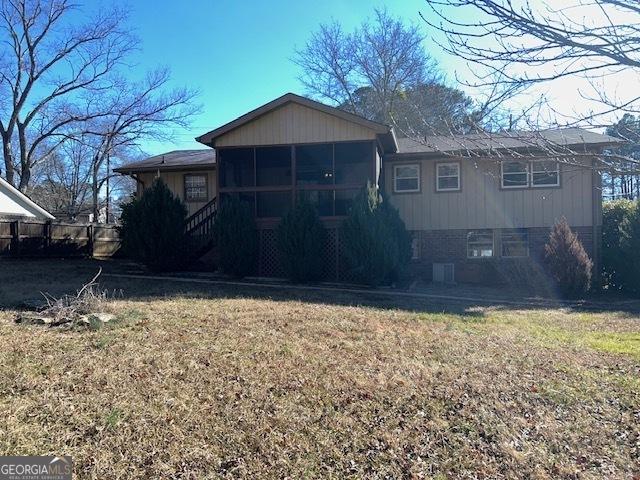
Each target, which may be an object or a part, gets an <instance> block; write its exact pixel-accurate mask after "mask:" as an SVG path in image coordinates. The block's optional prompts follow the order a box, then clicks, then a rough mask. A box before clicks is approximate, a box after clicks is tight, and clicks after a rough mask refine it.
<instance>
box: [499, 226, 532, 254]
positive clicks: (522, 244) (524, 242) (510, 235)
mask: <svg viewBox="0 0 640 480" xmlns="http://www.w3.org/2000/svg"><path fill="white" fill-rule="evenodd" d="M500 243H501V244H502V247H501V250H502V251H501V253H502V257H504V258H523V257H528V256H529V232H527V231H526V230H507V231H503V232H502V236H501V238H500Z"/></svg>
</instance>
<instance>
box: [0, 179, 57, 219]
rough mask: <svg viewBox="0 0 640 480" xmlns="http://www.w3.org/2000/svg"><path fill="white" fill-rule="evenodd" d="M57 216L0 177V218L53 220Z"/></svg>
mask: <svg viewBox="0 0 640 480" xmlns="http://www.w3.org/2000/svg"><path fill="white" fill-rule="evenodd" d="M54 218H55V217H54V216H53V215H51V214H50V213H49V212H47V211H46V210H45V209H44V208H42V207H41V206H40V205H38V204H37V203H35V202H34V201H32V200H31V199H30V198H29V197H27V196H26V195H25V194H24V193H22V192H20V191H19V190H18V189H17V188H15V187H14V186H13V185H11V184H10V183H9V182H7V181H6V180H4V179H3V178H0V220H53V219H54Z"/></svg>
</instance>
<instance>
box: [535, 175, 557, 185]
mask: <svg viewBox="0 0 640 480" xmlns="http://www.w3.org/2000/svg"><path fill="white" fill-rule="evenodd" d="M531 181H532V182H533V184H534V185H536V186H540V185H550V186H555V185H559V183H560V182H559V181H558V172H555V173H553V172H550V173H534V174H533V175H532V177H531Z"/></svg>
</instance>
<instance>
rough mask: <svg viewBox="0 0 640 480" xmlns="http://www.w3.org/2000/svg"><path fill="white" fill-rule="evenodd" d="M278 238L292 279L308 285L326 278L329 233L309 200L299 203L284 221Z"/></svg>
mask: <svg viewBox="0 0 640 480" xmlns="http://www.w3.org/2000/svg"><path fill="white" fill-rule="evenodd" d="M276 235H277V240H278V249H279V251H280V255H281V259H282V262H283V265H284V269H285V271H286V272H287V276H288V277H289V279H291V280H292V281H294V282H308V281H313V280H318V279H320V278H322V273H323V269H322V267H323V263H324V259H323V257H322V252H323V251H324V248H325V244H326V242H327V231H326V229H325V228H324V225H322V222H321V221H320V217H319V216H318V212H317V210H316V209H315V208H314V206H313V205H311V204H310V203H308V202H305V201H300V202H298V203H296V206H295V208H294V209H293V210H290V211H289V213H287V215H285V216H284V217H283V218H282V221H281V222H280V225H278V229H277V231H276Z"/></svg>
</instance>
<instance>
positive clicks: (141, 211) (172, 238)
mask: <svg viewBox="0 0 640 480" xmlns="http://www.w3.org/2000/svg"><path fill="white" fill-rule="evenodd" d="M186 217H187V208H186V207H185V206H184V204H183V203H182V201H180V199H179V198H177V197H175V196H174V195H173V193H171V190H169V188H168V187H167V186H166V184H165V183H164V182H163V181H162V180H161V179H156V180H155V181H154V182H153V184H152V185H151V187H149V188H148V189H146V190H145V191H144V192H143V194H142V196H141V197H140V198H136V199H134V200H132V201H131V202H129V203H127V204H125V205H123V207H122V217H121V221H122V225H121V226H120V236H121V238H122V248H123V250H124V251H125V253H126V254H127V255H129V256H130V257H131V258H133V259H135V260H137V261H139V262H141V263H143V264H145V265H146V266H147V267H149V268H150V269H151V270H153V271H155V272H163V271H171V270H176V269H179V268H180V267H182V266H184V264H185V262H186V260H187V248H186V246H187V244H188V238H187V237H186V235H185V231H184V222H185V219H186Z"/></svg>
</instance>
